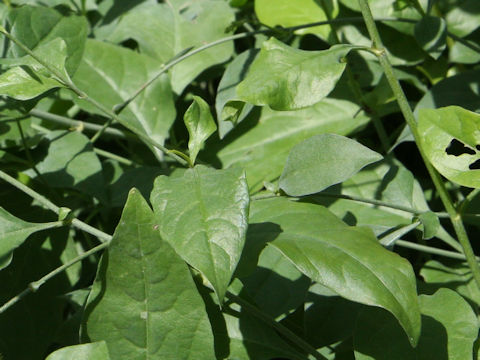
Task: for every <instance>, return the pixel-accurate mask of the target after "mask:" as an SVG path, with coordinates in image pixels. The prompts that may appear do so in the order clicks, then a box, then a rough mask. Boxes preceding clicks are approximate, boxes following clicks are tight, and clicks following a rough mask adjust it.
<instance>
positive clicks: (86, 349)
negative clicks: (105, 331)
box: [45, 341, 110, 360]
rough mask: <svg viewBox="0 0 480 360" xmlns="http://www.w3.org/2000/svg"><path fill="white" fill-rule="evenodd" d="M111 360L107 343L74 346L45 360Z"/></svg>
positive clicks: (65, 348) (62, 349)
mask: <svg viewBox="0 0 480 360" xmlns="http://www.w3.org/2000/svg"><path fill="white" fill-rule="evenodd" d="M72 359H75V360H110V355H108V348H107V344H106V343H105V341H99V342H95V343H89V344H81V345H73V346H68V347H64V348H61V349H58V350H57V351H54V352H53V353H51V354H50V355H48V357H47V358H46V359H45V360H72Z"/></svg>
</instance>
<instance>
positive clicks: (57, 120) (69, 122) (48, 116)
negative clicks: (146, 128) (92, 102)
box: [29, 109, 137, 140]
mask: <svg viewBox="0 0 480 360" xmlns="http://www.w3.org/2000/svg"><path fill="white" fill-rule="evenodd" d="M29 114H30V115H32V116H35V117H37V118H39V119H42V120H45V121H49V122H51V123H54V124H58V125H62V126H68V127H69V128H76V129H78V128H80V129H82V130H85V131H99V130H100V129H101V128H102V127H103V126H102V125H97V124H92V123H89V122H84V121H80V120H74V119H70V118H68V117H65V116H60V115H56V114H52V113H49V112H46V111H42V110H38V109H32V110H30V113H29ZM105 134H107V135H111V136H114V137H117V138H120V139H127V138H128V139H131V140H137V137H135V136H134V135H133V134H131V133H129V132H127V133H125V132H123V131H120V130H118V129H115V128H107V129H105Z"/></svg>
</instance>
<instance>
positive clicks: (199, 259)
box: [150, 166, 249, 302]
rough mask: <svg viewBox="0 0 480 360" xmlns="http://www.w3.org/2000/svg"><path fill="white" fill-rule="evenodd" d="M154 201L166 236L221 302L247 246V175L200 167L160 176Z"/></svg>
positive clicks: (234, 170)
mask: <svg viewBox="0 0 480 360" xmlns="http://www.w3.org/2000/svg"><path fill="white" fill-rule="evenodd" d="M150 199H151V202H152V205H153V209H154V212H155V219H156V221H157V223H158V229H159V231H160V235H161V236H162V238H163V239H165V240H166V241H168V242H169V243H170V244H171V245H172V247H173V248H174V249H175V251H176V252H177V253H178V254H179V255H180V256H181V257H182V258H183V259H184V260H185V261H186V262H187V263H188V264H190V265H191V266H193V267H194V268H196V269H197V270H199V271H200V272H201V273H202V274H203V275H204V276H205V277H206V278H207V280H208V281H209V282H210V283H211V284H212V286H213V288H214V289H215V293H216V294H217V297H218V298H219V300H220V302H221V301H222V299H223V296H224V295H225V291H226V289H227V287H228V284H229V283H230V280H231V277H232V274H233V272H234V271H235V268H236V266H237V263H238V261H239V259H240V255H241V253H242V249H243V245H244V243H245V233H246V230H247V221H248V206H249V196H248V188H247V183H246V181H245V174H244V172H243V171H242V170H240V169H227V170H215V169H209V168H207V167H205V166H196V167H194V168H193V169H188V170H187V171H185V173H184V175H183V177H178V178H169V177H166V176H159V177H158V178H157V179H156V180H155V184H154V187H153V191H152V194H151V197H150Z"/></svg>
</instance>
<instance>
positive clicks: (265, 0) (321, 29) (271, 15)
mask: <svg viewBox="0 0 480 360" xmlns="http://www.w3.org/2000/svg"><path fill="white" fill-rule="evenodd" d="M320 4H321V5H320ZM324 6H327V9H325V8H324ZM255 14H256V15H257V17H258V19H259V20H260V21H261V22H262V23H263V24H265V25H268V26H271V27H275V26H282V27H290V26H296V25H303V24H308V23H314V22H318V21H326V20H329V18H334V17H335V16H336V15H337V14H338V3H337V1H336V0H329V1H324V2H318V1H315V0H297V1H290V0H280V1H275V3H274V4H272V2H271V1H269V0H256V1H255ZM330 32H331V28H330V26H316V27H311V28H306V29H301V30H297V31H296V33H297V34H316V35H319V36H321V37H322V38H324V39H328V36H329V34H330Z"/></svg>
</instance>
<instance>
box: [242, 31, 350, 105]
mask: <svg viewBox="0 0 480 360" xmlns="http://www.w3.org/2000/svg"><path fill="white" fill-rule="evenodd" d="M354 48H355V46H352V45H334V46H332V47H331V48H330V49H328V50H323V51H305V50H299V49H295V48H292V47H290V46H288V45H285V44H284V43H282V42H280V41H278V40H277V39H275V38H271V39H269V40H268V41H265V42H264V43H263V45H262V49H261V50H260V54H259V55H258V56H257V57H256V58H255V60H254V62H253V64H252V65H251V66H250V69H249V71H248V74H247V77H246V78H245V79H244V80H243V81H242V82H241V83H240V84H238V87H237V94H238V96H239V98H240V100H243V101H245V102H248V103H251V104H254V105H268V106H270V107H271V108H272V109H274V110H295V109H301V108H305V107H308V106H311V105H314V104H316V103H318V102H319V101H321V100H322V99H323V98H324V97H326V96H327V95H328V94H329V93H330V92H331V91H332V90H333V88H334V87H335V85H336V83H337V82H338V80H339V79H340V76H342V73H343V70H345V66H346V65H347V64H346V61H345V60H344V57H345V56H347V54H348V53H349V52H350V50H352V49H354Z"/></svg>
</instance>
